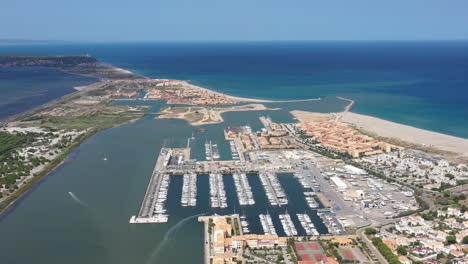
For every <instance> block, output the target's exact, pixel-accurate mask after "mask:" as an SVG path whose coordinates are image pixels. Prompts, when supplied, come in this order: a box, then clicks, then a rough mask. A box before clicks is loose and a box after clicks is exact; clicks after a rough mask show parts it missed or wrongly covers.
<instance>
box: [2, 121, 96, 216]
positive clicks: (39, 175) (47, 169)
mask: <svg viewBox="0 0 468 264" xmlns="http://www.w3.org/2000/svg"><path fill="white" fill-rule="evenodd" d="M99 131H100V130H99V129H90V130H89V131H88V132H86V133H84V134H81V135H80V136H78V137H77V138H76V139H75V140H74V141H73V142H72V143H70V145H68V146H66V147H65V148H64V149H63V151H62V152H61V153H60V154H59V155H57V156H56V157H55V158H54V159H53V160H51V161H50V162H49V163H47V164H46V165H45V166H44V168H43V169H42V170H41V171H39V172H37V173H35V174H34V177H33V178H32V179H31V180H29V181H27V182H25V183H24V184H23V185H22V186H21V187H22V188H20V189H19V190H17V191H16V192H14V193H12V194H11V195H9V196H8V197H7V198H6V199H5V201H3V202H2V203H1V204H0V211H2V210H4V209H5V208H6V207H7V206H8V205H9V204H10V203H11V202H13V201H15V200H16V199H18V198H19V197H20V196H21V195H23V193H25V192H27V190H28V189H29V188H30V187H31V186H33V185H34V184H35V183H36V182H38V181H39V180H40V179H41V178H42V177H44V176H46V175H47V174H49V173H50V172H51V171H52V170H54V169H55V168H56V167H57V166H59V165H60V164H61V163H62V162H63V161H64V160H65V159H66V158H67V157H68V155H69V154H70V153H71V152H72V150H73V149H74V148H76V147H77V146H79V145H80V144H81V143H82V142H83V141H85V140H86V139H87V138H89V137H90V136H92V135H94V134H95V133H97V132H99Z"/></svg>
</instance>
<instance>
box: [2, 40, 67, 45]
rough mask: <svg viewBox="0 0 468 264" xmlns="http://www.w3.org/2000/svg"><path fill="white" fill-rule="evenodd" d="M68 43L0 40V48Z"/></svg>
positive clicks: (59, 41)
mask: <svg viewBox="0 0 468 264" xmlns="http://www.w3.org/2000/svg"><path fill="white" fill-rule="evenodd" d="M61 43H70V42H68V41H63V40H25V39H0V46H15V45H36V44H61Z"/></svg>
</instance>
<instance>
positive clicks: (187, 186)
mask: <svg viewBox="0 0 468 264" xmlns="http://www.w3.org/2000/svg"><path fill="white" fill-rule="evenodd" d="M183 181H184V182H183V184H182V197H181V199H180V203H181V204H182V206H195V205H197V174H196V173H193V172H192V173H186V174H184V179H183Z"/></svg>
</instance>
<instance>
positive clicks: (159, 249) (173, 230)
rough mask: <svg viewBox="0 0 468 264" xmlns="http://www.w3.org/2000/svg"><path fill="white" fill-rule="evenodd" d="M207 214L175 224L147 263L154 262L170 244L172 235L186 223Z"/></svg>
mask: <svg viewBox="0 0 468 264" xmlns="http://www.w3.org/2000/svg"><path fill="white" fill-rule="evenodd" d="M205 214H206V213H203V214H197V215H192V216H189V217H187V218H184V219H182V220H180V221H179V222H178V223H177V224H175V225H174V226H172V227H171V228H169V230H168V231H167V232H166V235H164V238H163V240H162V241H161V243H159V244H158V246H157V247H156V248H155V249H154V250H153V253H151V256H150V257H149V258H148V261H147V262H146V263H151V260H153V259H154V258H155V257H156V256H157V255H158V254H159V252H160V251H161V249H163V247H164V246H165V245H166V244H167V242H169V239H170V238H171V237H172V235H173V234H174V233H175V232H176V231H177V230H178V229H180V228H181V227H182V226H183V225H184V224H185V223H187V222H188V221H189V220H190V219H192V218H195V217H197V216H201V215H205Z"/></svg>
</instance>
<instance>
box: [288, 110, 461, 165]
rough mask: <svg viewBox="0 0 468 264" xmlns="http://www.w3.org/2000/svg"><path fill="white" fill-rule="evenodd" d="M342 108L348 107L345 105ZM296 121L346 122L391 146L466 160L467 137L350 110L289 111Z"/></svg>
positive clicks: (455, 160)
mask: <svg viewBox="0 0 468 264" xmlns="http://www.w3.org/2000/svg"><path fill="white" fill-rule="evenodd" d="M345 110H349V108H348V107H346V109H345ZM290 113H291V115H293V116H294V117H295V118H296V119H297V120H298V121H299V122H323V121H335V122H343V123H347V124H350V125H351V126H353V127H354V128H356V129H357V130H359V131H360V132H362V133H363V134H367V135H369V136H372V137H374V138H377V139H379V140H382V141H385V142H387V143H391V144H394V145H398V146H402V147H406V148H414V149H418V150H421V151H424V152H427V153H430V154H435V155H438V156H443V157H445V158H447V159H449V160H451V161H454V162H460V163H468V139H465V138H460V137H455V136H451V135H446V134H442V133H439V132H434V131H430V130H425V129H421V128H417V127H413V126H409V125H404V124H400V123H396V122H392V121H388V120H385V119H381V118H378V117H374V116H369V115H363V114H357V113H354V112H340V113H316V112H307V111H298V110H293V111H290Z"/></svg>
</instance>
